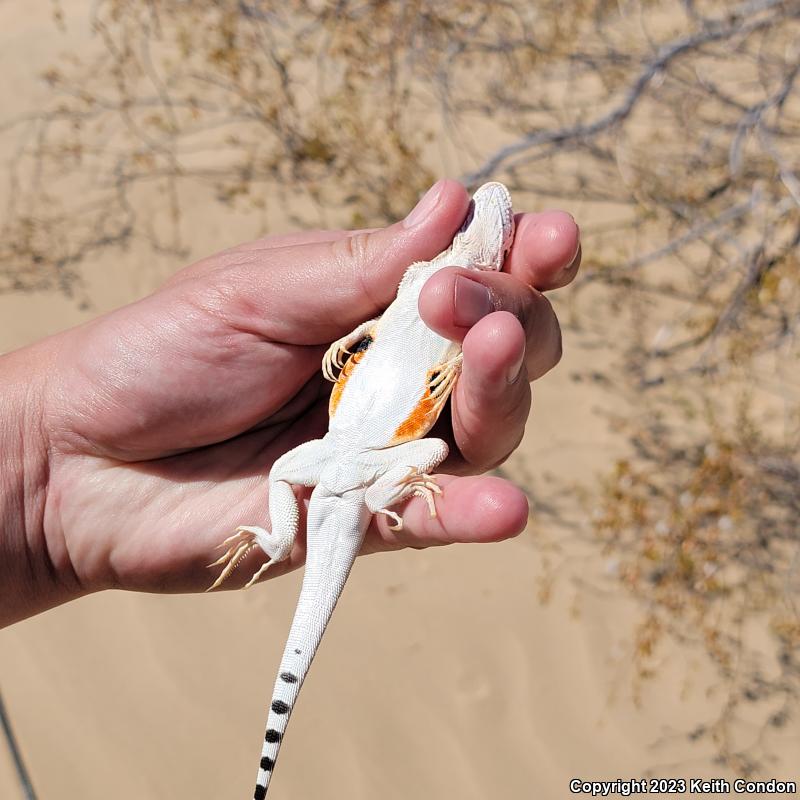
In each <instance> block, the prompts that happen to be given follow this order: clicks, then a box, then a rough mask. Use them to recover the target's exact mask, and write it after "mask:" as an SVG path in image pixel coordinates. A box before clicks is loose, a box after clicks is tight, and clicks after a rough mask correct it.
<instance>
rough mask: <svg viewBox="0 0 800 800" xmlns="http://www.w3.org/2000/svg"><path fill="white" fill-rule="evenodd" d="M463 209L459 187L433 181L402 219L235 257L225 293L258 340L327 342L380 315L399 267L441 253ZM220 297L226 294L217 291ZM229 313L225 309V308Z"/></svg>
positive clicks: (463, 191)
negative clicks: (375, 227)
mask: <svg viewBox="0 0 800 800" xmlns="http://www.w3.org/2000/svg"><path fill="white" fill-rule="evenodd" d="M468 207H469V195H468V194H467V191H466V189H464V187H463V186H462V185H461V184H460V183H458V182H457V181H453V180H440V181H437V182H436V183H435V184H434V185H433V186H432V187H431V188H430V189H429V190H428V191H427V192H426V194H425V195H424V196H423V197H422V199H421V200H420V201H419V203H417V205H416V206H415V207H414V209H413V210H412V211H411V212H410V213H409V214H408V216H407V217H406V218H405V219H404V220H402V221H400V222H397V223H395V224H394V225H390V226H389V227H387V228H381V229H378V230H373V231H357V232H354V233H345V234H344V235H341V236H339V237H336V238H335V239H333V240H329V241H319V240H318V237H317V235H315V234H309V239H312V238H314V239H317V240H316V241H308V242H301V243H298V244H294V245H291V246H288V247H278V248H275V249H264V250H258V251H255V252H252V251H251V252H246V253H243V254H242V262H244V263H242V262H239V263H237V264H232V265H230V266H229V268H228V269H226V270H225V281H226V283H228V280H230V283H229V284H228V285H229V287H230V289H231V294H233V295H234V296H235V297H236V300H237V301H239V302H237V303H235V305H236V306H238V307H240V308H245V309H247V314H248V317H249V319H248V320H247V323H248V327H250V328H252V327H253V322H254V320H258V322H257V325H256V327H257V329H258V331H259V333H261V334H262V335H263V336H264V337H265V338H269V339H272V340H273V341H284V342H292V343H295V344H320V343H323V342H329V341H331V340H333V339H336V338H338V337H339V336H342V335H344V334H345V333H347V332H348V331H350V330H352V329H353V328H355V327H356V325H358V324H359V323H361V322H363V321H364V320H366V319H369V318H371V317H375V316H378V315H379V314H381V313H382V312H383V311H384V309H385V308H386V306H388V305H389V303H390V302H391V301H392V299H393V298H394V296H395V293H396V292H397V284H398V283H399V281H400V278H401V277H402V276H403V273H404V272H405V270H406V268H407V267H408V266H409V265H410V264H413V263H414V262H415V261H428V260H430V259H432V258H433V257H434V256H436V255H438V254H439V253H440V252H441V251H442V250H444V249H445V248H446V247H447V246H448V245H449V244H450V242H451V241H452V239H453V236H454V235H455V233H456V231H457V230H458V228H459V226H460V225H461V223H462V222H463V220H464V217H465V215H466V213H467V209H468ZM225 294H227V292H225ZM228 310H230V307H229V309H228Z"/></svg>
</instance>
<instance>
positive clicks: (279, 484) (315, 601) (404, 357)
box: [212, 183, 514, 800]
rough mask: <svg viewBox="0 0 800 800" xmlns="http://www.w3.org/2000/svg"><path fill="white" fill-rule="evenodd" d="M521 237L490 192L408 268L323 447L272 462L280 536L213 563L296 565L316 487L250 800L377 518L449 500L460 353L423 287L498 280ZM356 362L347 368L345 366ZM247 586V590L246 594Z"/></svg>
mask: <svg viewBox="0 0 800 800" xmlns="http://www.w3.org/2000/svg"><path fill="white" fill-rule="evenodd" d="M513 237H514V217H513V213H512V209H511V198H510V196H509V193H508V190H507V189H506V188H505V186H503V185H502V184H499V183H487V184H485V185H484V186H482V187H481V188H480V189H478V191H477V192H476V193H475V195H474V196H473V199H472V204H471V207H470V212H469V214H468V216H467V219H466V220H465V222H464V224H463V225H462V227H461V229H460V230H459V232H458V233H457V234H456V236H455V237H454V239H453V242H452V244H451V246H450V247H449V248H447V249H446V250H445V251H443V252H442V253H440V254H439V255H438V256H437V257H436V258H434V259H433V260H431V261H428V262H420V263H416V264H412V265H411V266H410V267H409V268H408V270H407V271H406V273H405V275H404V276H403V279H402V281H401V282H400V286H399V288H398V292H397V297H396V299H395V300H394V301H393V302H392V304H391V305H390V306H389V307H388V308H387V309H386V311H385V313H384V314H383V315H382V316H381V317H380V318H379V319H375V320H370V321H368V322H365V323H363V324H362V325H359V326H358V327H357V328H356V329H355V330H354V331H353V332H352V333H351V334H349V335H348V336H345V337H343V338H342V339H340V340H338V341H337V342H334V343H333V344H332V345H331V347H330V348H329V350H328V352H327V353H326V355H325V358H324V359H323V372H324V374H325V375H326V377H328V378H331V379H334V377H333V376H334V370H335V368H337V367H340V366H341V367H342V369H341V372H340V374H339V376H338V378H336V379H335V385H334V388H333V391H332V393H331V401H330V426H329V430H328V433H327V434H326V435H325V436H324V437H323V438H322V439H316V440H313V441H310V442H305V443H304V444H302V445H300V446H299V447H296V448H295V449H294V450H291V451H290V452H288V453H286V454H285V455H284V456H283V457H282V458H280V459H279V460H278V461H276V462H275V464H274V466H273V468H272V470H271V472H270V475H269V511H270V519H271V522H272V530H271V531H266V530H264V529H263V528H259V527H254V526H243V527H241V528H239V529H238V531H237V532H236V533H235V534H234V535H233V536H231V537H230V538H229V539H227V540H226V541H225V542H224V546H227V548H228V549H227V551H226V552H225V553H224V554H223V555H222V556H221V558H220V559H218V561H217V562H215V565H224V569H223V570H222V573H221V574H220V576H219V578H218V579H217V581H215V583H214V585H213V586H212V588H215V587H216V586H218V585H219V584H220V583H222V581H224V580H225V579H226V578H227V576H228V575H229V574H230V572H231V571H232V570H233V569H234V568H235V567H236V565H237V564H238V563H239V562H240V561H241V559H242V558H243V557H244V556H245V555H246V554H247V553H248V552H249V551H250V550H251V549H252V548H253V547H256V546H259V547H261V549H262V550H263V551H264V552H265V553H266V554H267V555H268V556H269V561H268V562H267V563H266V564H265V565H264V566H263V567H262V568H261V569H260V570H258V572H257V573H256V574H255V575H254V576H253V579H252V580H251V584H252V583H254V582H255V581H257V580H258V579H259V578H260V577H261V575H262V574H263V573H264V571H265V570H266V569H267V568H268V567H269V565H270V564H273V563H276V562H279V561H282V560H284V559H286V558H287V557H288V556H289V553H290V552H291V549H292V545H293V543H294V539H295V536H296V534H297V528H298V522H299V511H298V508H297V501H296V498H295V495H294V492H293V491H292V485H293V484H294V485H302V486H314V487H315V489H314V491H313V493H312V495H311V501H310V504H309V509H308V521H307V556H306V568H305V575H304V578H303V586H302V589H301V592H300V598H299V599H298V603H297V610H296V611H295V615H294V619H293V621H292V625H291V629H290V631H289V636H288V640H287V643H286V648H285V650H284V654H283V657H282V658H281V663H280V667H279V670H278V678H277V680H276V682H275V688H274V690H273V695H272V701H271V704H270V712H269V718H268V720H267V731H266V735H265V740H264V745H263V749H262V753H261V763H260V767H259V772H258V779H257V783H256V789H255V794H254V798H255V800H261V799H262V798H264V797H265V796H266V793H267V787H268V786H269V781H270V777H271V775H272V772H273V770H274V767H275V761H276V759H277V756H278V750H279V749H280V745H281V741H282V740H283V735H284V733H285V730H286V724H287V722H288V719H289V715H290V714H291V710H292V708H293V707H294V703H295V701H296V700H297V696H298V693H299V691H300V687H301V686H302V683H303V680H304V679H305V677H306V674H307V673H308V669H309V667H310V664H311V661H312V659H313V658H314V654H315V653H316V650H317V648H318V646H319V643H320V640H321V638H322V635H323V633H324V631H325V628H326V626H327V624H328V621H329V620H330V617H331V614H332V613H333V609H334V607H335V605H336V602H337V601H338V599H339V596H340V595H341V593H342V589H343V588H344V584H345V581H346V580H347V576H348V574H349V572H350V569H351V567H352V565H353V561H354V560H355V557H356V555H357V553H358V551H359V549H360V548H361V543H362V541H363V538H364V533H365V531H366V528H367V525H368V524H369V521H370V519H371V515H372V514H386V515H387V516H389V517H390V518H391V519H392V520H393V521H394V523H395V526H396V527H397V528H400V527H402V519H401V518H400V517H399V516H398V515H397V514H396V513H395V512H394V511H392V510H391V506H393V505H395V504H397V503H399V502H401V501H403V500H405V499H406V498H408V497H410V496H411V495H418V496H421V497H423V498H425V499H426V500H427V502H428V506H429V508H430V512H431V515H432V516H435V515H436V508H435V504H434V496H435V495H436V494H438V493H439V492H440V491H441V490H440V489H439V487H438V486H437V485H436V482H435V481H434V480H433V478H431V476H430V475H429V474H428V473H429V472H430V471H431V470H433V469H434V468H435V467H436V466H438V465H439V464H440V463H441V462H442V461H443V460H444V459H445V457H446V456H447V444H446V443H445V442H444V441H443V440H441V439H434V438H426V439H423V438H421V437H424V436H425V434H426V433H428V431H430V429H431V428H432V427H433V425H434V423H435V422H436V420H437V418H438V417H439V414H440V413H441V411H442V409H443V407H444V405H445V403H446V401H447V398H448V397H449V395H450V393H451V391H452V390H453V387H454V385H455V382H456V380H457V379H458V375H459V372H460V367H461V347H460V345H459V344H458V343H456V342H451V341H449V340H448V339H445V338H443V337H441V336H439V335H438V334H436V333H434V332H433V331H431V330H430V329H429V328H428V327H427V326H426V325H425V323H424V322H422V320H421V319H420V317H419V312H418V310H417V305H418V301H419V294H420V291H421V290H422V287H423V286H424V284H425V282H426V281H427V280H428V279H429V278H430V277H431V276H432V275H433V274H434V273H436V272H437V271H439V270H440V269H442V268H444V267H449V266H450V267H451V266H459V267H464V268H467V269H476V270H478V269H491V270H499V269H500V268H501V267H502V264H503V259H504V257H505V254H506V252H507V251H508V249H509V248H510V247H511V243H512V241H513ZM345 355H349V357H348V358H347V361H346V362H345V363H344V364H342V361H343V357H344V356H345ZM249 585H250V584H249Z"/></svg>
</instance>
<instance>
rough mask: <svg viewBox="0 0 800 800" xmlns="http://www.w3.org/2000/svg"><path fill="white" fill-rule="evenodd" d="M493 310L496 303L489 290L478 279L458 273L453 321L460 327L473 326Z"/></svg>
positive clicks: (454, 291)
mask: <svg viewBox="0 0 800 800" xmlns="http://www.w3.org/2000/svg"><path fill="white" fill-rule="evenodd" d="M492 311H494V303H493V302H492V296H491V294H489V290H488V289H487V288H486V287H485V286H484V285H483V284H481V283H478V282H477V281H471V280H470V279H469V278H465V277H463V276H462V275H458V276H457V277H456V280H455V288H454V290H453V322H454V323H455V324H456V325H458V327H459V328H471V327H472V326H473V325H474V324H475V323H476V322H477V321H478V320H479V319H482V318H483V317H485V316H486V315H487V314H491V313H492Z"/></svg>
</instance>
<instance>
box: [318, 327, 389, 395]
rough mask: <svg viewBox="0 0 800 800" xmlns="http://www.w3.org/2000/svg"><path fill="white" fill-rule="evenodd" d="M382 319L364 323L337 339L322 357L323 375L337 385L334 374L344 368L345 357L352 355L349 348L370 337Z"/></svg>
mask: <svg viewBox="0 0 800 800" xmlns="http://www.w3.org/2000/svg"><path fill="white" fill-rule="evenodd" d="M379 319H380V317H375V319H370V320H367V321H366V322H362V323H361V324H360V325H359V326H358V327H357V328H356V329H355V330H352V331H350V333H348V334H347V336H342V338H341V339H337V340H336V341H335V342H334V343H333V344H332V345H331V346H330V347H329V348H328V349H327V350H326V351H325V355H324V356H323V357H322V374H323V375H324V376H325V378H326V379H327V380H329V381H330V382H331V383H336V376H335V375H334V374H333V371H334V369H341V368H342V366H344V361H343V360H342V358H343V356H344V355H345V354H346V355H351V353H350V350H348V348H349V347H352V346H353V345H354V344H358V343H359V342H360V341H361V340H362V339H365V338H366V337H367V336H369V334H370V332H371V331H372V330H373V329H374V327H375V325H376V324H377V322H378V320H379Z"/></svg>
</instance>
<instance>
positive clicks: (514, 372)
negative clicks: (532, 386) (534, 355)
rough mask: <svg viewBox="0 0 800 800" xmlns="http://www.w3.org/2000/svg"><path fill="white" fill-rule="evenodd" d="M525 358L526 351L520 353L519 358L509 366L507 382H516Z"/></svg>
mask: <svg viewBox="0 0 800 800" xmlns="http://www.w3.org/2000/svg"><path fill="white" fill-rule="evenodd" d="M524 360H525V351H524V350H523V352H521V353H520V354H519V358H518V359H517V360H516V361H515V362H514V363H513V364H512V365H511V366H510V367H509V368H508V372H507V373H506V382H507V383H514V381H515V380H516V379H517V378H519V373H520V372H521V371H522V362H523V361H524Z"/></svg>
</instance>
